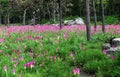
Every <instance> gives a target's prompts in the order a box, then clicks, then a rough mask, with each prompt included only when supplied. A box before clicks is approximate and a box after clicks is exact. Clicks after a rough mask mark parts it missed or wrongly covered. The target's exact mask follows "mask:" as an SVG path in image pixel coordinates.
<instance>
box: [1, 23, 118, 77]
mask: <svg viewBox="0 0 120 77" xmlns="http://www.w3.org/2000/svg"><path fill="white" fill-rule="evenodd" d="M98 27H99V28H98V30H97V32H94V31H93V30H94V28H93V27H92V35H93V37H92V39H91V41H89V42H88V41H87V40H86V37H85V26H84V25H83V26H82V25H81V26H64V27H63V29H62V30H59V27H58V26H50V25H49V26H47V25H44V26H34V27H33V26H11V27H9V28H6V27H1V28H0V33H1V34H0V62H1V63H0V69H1V70H0V77H33V76H34V77H61V76H62V77H68V76H69V77H79V76H85V75H87V74H88V75H94V76H97V77H118V76H119V75H120V72H119V70H120V69H119V68H120V65H119V64H120V63H119V58H120V57H119V56H120V55H119V54H116V55H114V57H113V56H111V57H108V56H107V55H106V54H105V53H103V52H102V45H103V44H104V42H105V41H106V40H107V39H109V37H110V36H113V35H114V36H116V37H119V36H120V35H119V33H120V29H119V25H118V26H117V25H116V26H114V25H108V26H106V31H107V33H106V34H102V33H101V32H100V31H101V27H100V26H98ZM116 34H117V35H116ZM83 72H85V73H86V74H84V75H82V73H83Z"/></svg>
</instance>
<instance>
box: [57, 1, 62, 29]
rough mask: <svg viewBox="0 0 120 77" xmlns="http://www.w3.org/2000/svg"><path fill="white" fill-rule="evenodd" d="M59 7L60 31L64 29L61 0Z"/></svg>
mask: <svg viewBox="0 0 120 77" xmlns="http://www.w3.org/2000/svg"><path fill="white" fill-rule="evenodd" d="M58 5H59V10H58V12H59V26H60V29H62V11H61V0H58Z"/></svg>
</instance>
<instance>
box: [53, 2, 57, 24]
mask: <svg viewBox="0 0 120 77" xmlns="http://www.w3.org/2000/svg"><path fill="white" fill-rule="evenodd" d="M55 12H56V11H55V0H54V1H53V22H54V23H55V19H56V18H55Z"/></svg>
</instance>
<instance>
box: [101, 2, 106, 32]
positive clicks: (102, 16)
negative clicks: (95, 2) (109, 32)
mask: <svg viewBox="0 0 120 77" xmlns="http://www.w3.org/2000/svg"><path fill="white" fill-rule="evenodd" d="M100 5H101V18H102V32H103V33H105V18H104V6H103V0H100Z"/></svg>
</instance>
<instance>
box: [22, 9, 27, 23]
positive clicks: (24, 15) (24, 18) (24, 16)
mask: <svg viewBox="0 0 120 77" xmlns="http://www.w3.org/2000/svg"><path fill="white" fill-rule="evenodd" d="M26 11H27V9H25V10H24V14H23V25H26Z"/></svg>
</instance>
